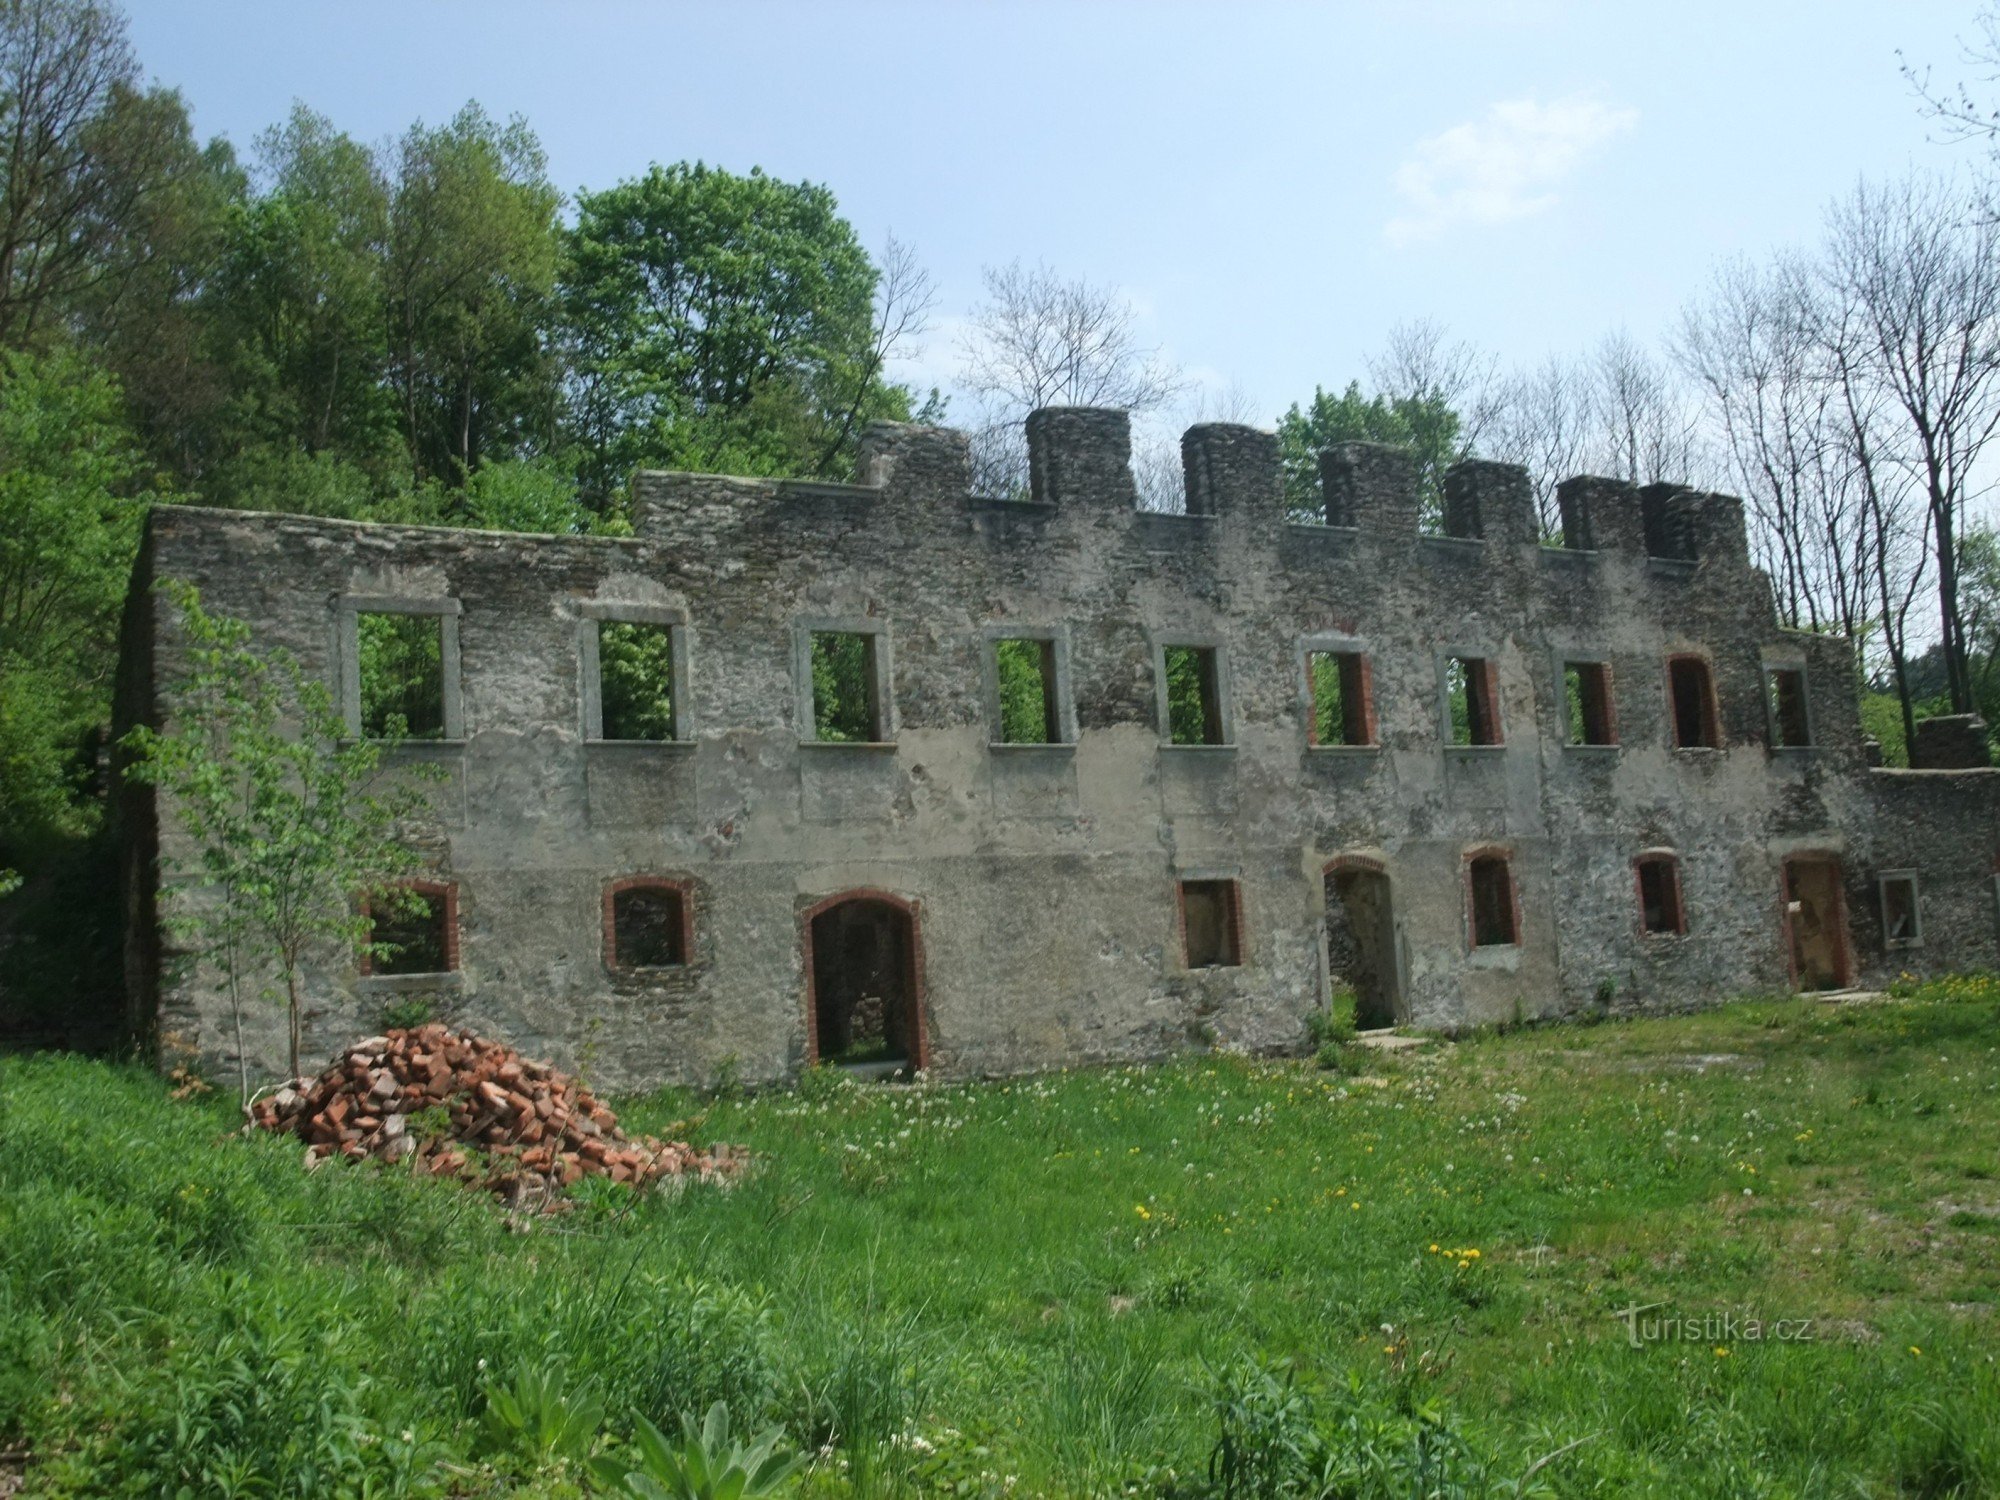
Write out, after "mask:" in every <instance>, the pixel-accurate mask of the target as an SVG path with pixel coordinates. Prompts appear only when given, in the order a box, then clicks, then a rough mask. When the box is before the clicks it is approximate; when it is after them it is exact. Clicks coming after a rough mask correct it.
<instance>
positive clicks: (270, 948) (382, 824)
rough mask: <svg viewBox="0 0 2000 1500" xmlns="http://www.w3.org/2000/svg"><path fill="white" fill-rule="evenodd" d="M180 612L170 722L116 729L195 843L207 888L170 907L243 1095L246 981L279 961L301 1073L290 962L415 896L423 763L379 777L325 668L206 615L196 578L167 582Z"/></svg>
mask: <svg viewBox="0 0 2000 1500" xmlns="http://www.w3.org/2000/svg"><path fill="white" fill-rule="evenodd" d="M163 588H164V589H165V590H166V592H167V595H168V597H169V598H171V599H172V600H173V602H174V604H175V607H176V609H177V611H178V615H179V633H180V638H181V644H182V646H183V648H184V652H185V659H186V671H185V674H184V676H183V677H182V678H181V680H180V681H179V682H178V683H177V684H176V686H175V690H174V693H173V696H172V709H171V712H172V723H171V726H170V727H169V728H167V729H165V730H160V729H156V728H153V727H151V726H145V725H142V726H140V727H139V728H136V729H134V730H133V731H132V732H131V733H130V734H129V735H128V736H127V737H126V739H125V741H124V745H123V748H124V750H125V751H126V753H127V754H128V756H129V757H130V760H129V764H128V766H127V769H126V774H127V775H128V776H130V777H131V778H132V779H134V780H136V781H140V782H143V783H149V784H151V785H154V786H156V787H158V788H160V789H161V790H162V791H164V792H165V793H166V794H167V796H168V798H169V799H170V801H171V804H172V806H173V808H174V810H175V811H176V812H177V813H178V815H179V817H180V819H181V822H182V825H183V829H184V831H185V834H186V837H187V843H188V845H189V846H190V849H191V857H190V858H189V859H188V860H187V862H186V863H185V864H184V865H182V866H181V867H179V868H177V869H175V871H174V873H175V874H176V875H177V876H180V877H182V878H185V879H188V880H190V881H198V882H200V883H201V884H202V885H203V886H205V887H206V890H205V891H203V892H200V893H199V894H198V895H197V897H196V898H195V899H192V900H189V901H188V902H186V903H185V905H184V906H183V908H182V910H181V911H180V912H179V914H178V915H177V917H176V918H175V920H176V922H177V924H178V925H179V926H180V928H181V929H182V930H183V931H184V932H186V933H187V934H189V935H190V936H191V937H192V938H193V939H194V940H195V941H196V942H197V943H198V944H199V945H200V946H201V948H202V949H203V950H204V951H206V952H207V954H208V955H209V957H210V958H211V959H212V961H213V962H214V963H215V964H216V966H217V967H218V968H219V969H220V970H221V972H222V974H223V977H224V979H225V981H226V984H227V986H228V993H229V1000H230V1009H231V1016H232V1018H233V1022H234V1025H235V1030H236V1051H237V1066H238V1079H239V1083H240V1085H241V1087H242V1090H243V1097H244V1100H245V1103H246V1104H247V1102H248V1099H249V1088H250V1080H249V1071H248V1069H249V1063H248V1058H247V1052H246V1049H245V1047H244V1044H243V1013H244V996H245V992H246V987H247V986H248V985H250V984H253V983H256V982H257V980H258V979H259V977H260V976H264V975H267V974H269V973H270V971H271V969H272V968H273V967H274V966H275V968H276V970H277V972H278V974H279V976H280V978H281V980H282V990H273V991H272V993H274V994H281V995H282V997H283V1000H284V1003H285V1009H286V1021H287V1052H286V1057H287V1065H288V1067H289V1068H290V1070H291V1074H292V1076H293V1077H298V1076H299V1073H300V1058H299V1040H300V1029H301V1021H302V1007H301V997H300V993H299V972H300V968H301V966H302V964H303V963H304V961H305V959H306V956H307V954H308V953H309V952H311V951H312V950H313V949H314V948H315V947H316V946H318V945H322V944H329V943H331V944H340V945H344V946H347V947H358V948H374V949H376V951H378V952H379V951H380V948H379V945H375V944H373V943H372V942H371V931H370V926H371V923H370V917H369V911H370V910H371V909H372V910H374V911H376V912H382V911H385V910H386V911H399V910H408V909H411V908H413V907H414V906H415V904H416V901H417V899H418V898H414V897H412V896H410V895H409V894H408V893H407V892H406V891H404V890H403V889H402V888H401V887H400V886H399V885H398V882H399V881H400V880H402V879H403V878H404V877H406V876H408V875H410V874H411V873H413V872H414V871H416V870H417V869H418V868H419V867H420V863H421V861H420V859H419V857H418V855H417V854H416V852H415V851H414V850H412V849H410V848H409V847H408V846H407V845H405V844H404V843H402V842H401V841H400V840H399V839H398V838H397V836H396V834H397V828H398V825H399V824H400V823H401V822H402V821H403V820H404V819H406V818H410V817H413V816H415V815H416V814H418V813H419V812H420V811H421V810H422V808H423V805H424V793H423V787H422V785H421V782H422V780H423V779H424V778H423V777H422V776H421V775H418V776H415V777H398V778H396V779H394V780H391V781H388V782H387V784H386V785H385V784H383V778H382V777H381V776H380V775H379V772H380V766H381V755H382V749H383V746H382V744H381V743H380V742H379V741H376V740H371V739H359V740H352V741H347V742H345V743H343V740H344V738H345V734H346V727H345V725H344V724H343V723H342V722H341V719H340V715H339V714H338V712H336V710H335V709H334V706H333V700H332V695H331V694H330V693H329V692H328V691H327V688H326V684H325V683H323V682H321V681H319V680H318V679H317V678H315V677H313V676H311V675H310V674H308V673H307V672H306V671H305V670H304V669H303V668H302V667H301V666H300V665H299V663H298V661H297V660H296V659H295V658H294V657H292V656H291V655H290V654H289V653H287V652H284V651H272V652H269V653H263V654H260V653H259V652H258V651H256V650H255V649H254V648H253V647H252V645H251V640H250V630H249V627H248V626H247V625H244V624H243V623H242V622H241V621H237V620H231V619H228V618H226V617H222V616H215V615H210V614H209V613H207V611H205V610H204V609H203V608H202V605H201V600H200V597H199V596H198V595H197V594H196V592H195V590H194V589H192V588H190V587H188V586H186V585H184V584H174V583H171V582H169V583H167V584H165V585H163Z"/></svg>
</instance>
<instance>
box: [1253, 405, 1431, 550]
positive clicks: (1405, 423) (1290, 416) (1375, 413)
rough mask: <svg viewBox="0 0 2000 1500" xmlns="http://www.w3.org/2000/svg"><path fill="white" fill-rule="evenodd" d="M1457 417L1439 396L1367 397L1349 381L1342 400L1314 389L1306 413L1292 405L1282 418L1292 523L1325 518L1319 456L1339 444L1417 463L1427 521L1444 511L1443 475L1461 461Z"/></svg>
mask: <svg viewBox="0 0 2000 1500" xmlns="http://www.w3.org/2000/svg"><path fill="white" fill-rule="evenodd" d="M1459 425H1460V424H1459V418H1458V414H1457V413H1456V412H1455V411H1453V410H1452V409H1451V407H1450V406H1449V405H1447V404H1446V402H1445V401H1444V399H1443V398H1442V397H1441V396H1437V395H1421V396H1398V397H1389V396H1381V395H1376V396H1366V395H1363V394H1362V390H1361V383H1360V382H1359V381H1350V382H1349V383H1348V386H1347V389H1346V390H1344V391H1342V392H1341V393H1340V394H1339V395H1337V396H1335V395H1330V394H1329V393H1328V392H1327V391H1326V390H1325V389H1323V388H1321V387H1317V386H1315V387H1314V388H1313V395H1312V400H1311V401H1310V402H1308V403H1307V404H1306V405H1305V406H1304V407H1301V406H1300V405H1299V404H1298V403H1297V402H1294V403H1293V404H1292V405H1291V407H1290V408H1289V409H1288V410H1287V411H1286V412H1285V414H1284V415H1283V416H1282V417H1280V418H1278V455H1279V462H1280V463H1281V464H1282V465H1283V468H1284V474H1285V505H1286V508H1287V509H1288V510H1289V511H1290V512H1291V514H1292V515H1293V517H1295V518H1296V519H1299V520H1306V521H1312V520H1317V519H1320V518H1322V517H1323V516H1324V515H1325V513H1326V509H1325V499H1324V496H1323V495H1322V493H1321V490H1320V476H1319V455H1320V450H1321V449H1323V448H1331V447H1332V446H1333V445H1334V444H1336V443H1351V442H1371V443H1393V444H1395V445H1396V446H1398V447H1402V448H1408V449H1410V450H1411V451H1412V452H1413V453H1415V455H1416V458H1417V483H1418V496H1419V501H1420V503H1421V505H1422V510H1423V515H1424V517H1425V518H1426V520H1427V521H1429V520H1432V519H1434V518H1435V517H1436V516H1437V515H1438V514H1439V513H1440V511H1441V509H1442V504H1443V497H1444V471H1445V470H1446V469H1448V468H1450V467H1451V465H1452V464H1454V463H1456V462H1457V461H1458V460H1459V458H1461V457H1462V456H1463V454H1462V453H1461V451H1460V442H1459Z"/></svg>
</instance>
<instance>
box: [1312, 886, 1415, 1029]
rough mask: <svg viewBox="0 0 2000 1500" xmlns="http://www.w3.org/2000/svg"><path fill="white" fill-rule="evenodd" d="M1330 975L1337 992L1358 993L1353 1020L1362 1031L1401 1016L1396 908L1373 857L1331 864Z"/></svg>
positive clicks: (1328, 915) (1328, 911)
mask: <svg viewBox="0 0 2000 1500" xmlns="http://www.w3.org/2000/svg"><path fill="white" fill-rule="evenodd" d="M1326 959H1327V973H1328V974H1329V976H1330V977H1331V980H1332V984H1333V988H1334V989H1336V990H1341V989H1351V990H1353V991H1354V1024H1355V1025H1356V1026H1358V1027H1360V1028H1361V1029H1362V1030H1363V1031H1369V1030H1373V1029H1374V1028H1376V1027H1381V1026H1394V1025H1395V1024H1396V1022H1397V1021H1398V1020H1400V1019H1401V1016H1400V1015H1399V1011H1400V1010H1401V998H1402V997H1401V993H1400V986H1399V984H1398V982H1397V980H1398V970H1397V964H1396V911H1395V904H1394V902H1393V901H1392V900H1391V897H1390V891H1389V877H1388V875H1387V873H1386V872H1384V870H1383V869H1382V867H1381V866H1380V865H1378V864H1376V863H1375V862H1374V861H1373V860H1369V859H1341V860H1335V861H1334V862H1333V863H1332V864H1330V865H1328V866H1327V868H1326Z"/></svg>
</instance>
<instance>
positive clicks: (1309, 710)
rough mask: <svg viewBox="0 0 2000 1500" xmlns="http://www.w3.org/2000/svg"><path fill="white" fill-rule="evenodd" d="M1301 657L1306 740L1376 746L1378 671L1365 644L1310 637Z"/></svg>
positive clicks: (1327, 744)
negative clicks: (1365, 648)
mask: <svg viewBox="0 0 2000 1500" xmlns="http://www.w3.org/2000/svg"><path fill="white" fill-rule="evenodd" d="M1300 660H1301V663H1302V674H1303V678H1304V690H1305V698H1304V710H1305V723H1306V743H1307V744H1308V745H1311V746H1314V747H1315V748H1321V749H1327V748H1337V747H1344V748H1356V749H1365V748H1370V747H1373V746H1374V745H1376V744H1377V743H1378V741H1377V739H1376V734H1377V726H1376V721H1375V669H1374V666H1373V664H1372V663H1371V662H1370V661H1369V658H1368V653H1367V652H1366V651H1365V650H1363V649H1362V647H1361V645H1360V643H1359V642H1357V641H1351V640H1347V639H1345V638H1343V637H1334V636H1309V637H1308V638H1307V639H1306V640H1305V641H1304V642H1302V643H1301V646H1300Z"/></svg>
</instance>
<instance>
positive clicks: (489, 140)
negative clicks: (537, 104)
mask: <svg viewBox="0 0 2000 1500" xmlns="http://www.w3.org/2000/svg"><path fill="white" fill-rule="evenodd" d="M388 175H389V178H390V186H389V229H388V247H387V258H386V263H385V265H384V268H383V295H384V313H385V319H386V324H387V346H388V351H387V352H388V364H387V369H388V378H389V383H390V386H391V388H392V390H393V391H394V393H395V397H396V401H397V405H398V408H399V416H400V420H401V423H402V427H403V434H404V440H405V443H406V445H407V448H408V453H409V462H410V470H411V475H412V478H413V480H414V481H416V482H421V481H422V480H424V479H427V478H432V477H444V478H447V479H451V480H454V481H460V480H462V479H463V477H464V476H466V475H469V474H471V473H472V472H473V471H474V470H476V469H477V468H478V467H479V464H480V462H481V460H482V459H484V458H486V457H488V456H492V457H507V456H511V455H513V454H515V453H516V452H517V451H519V450H521V449H523V448H524V447H527V446H530V445H531V444H532V442H533V441H534V440H536V439H538V438H539V439H544V440H545V439H546V438H547V437H548V436H549V434H550V432H551V429H552V427H553V421H554V412H555V371H554V368H553V366H552V364H551V362H550V359H549V357H548V353H547V339H546V337H545V335H546V333H547V328H548V321H549V317H550V312H551V306H550V301H549V299H550V294H551V292H552V290H553V288H554V285H555V275H556V266H557V260H558V254H559V245H560V240H559V230H558V226H557V222H556V211H557V209H558V208H559V207H560V205H561V195H560V194H559V193H557V191H556V190H555V188H554V186H553V185H551V184H550V182H549V180H548V161H547V158H546V156H545V155H544V154H543V152H542V148H541V143H540V142H539V141H537V140H536V139H535V134H534V132H533V131H531V130H530V129H529V128H528V126H527V124H526V122H525V121H522V120H519V119H513V120H509V121H508V122H507V123H506V124H505V125H501V124H498V123H496V122H495V121H493V120H492V119H490V118H489V117H488V116H487V115H486V113H485V111H483V110H482V109H480V107H479V106H478V105H477V104H468V105H466V107H465V108H464V109H462V110H460V111H459V112H458V114H457V115H456V116H455V117H453V119H452V121H451V123H450V124H448V125H444V126H441V127H437V128H431V127H427V126H424V125H415V126H412V127H411V128H410V130H409V131H408V133H406V134H405V135H404V136H403V138H402V140H401V141H400V142H399V143H398V144H397V146H396V148H395V151H394V156H393V163H392V168H391V170H390V172H389V174H388Z"/></svg>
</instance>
